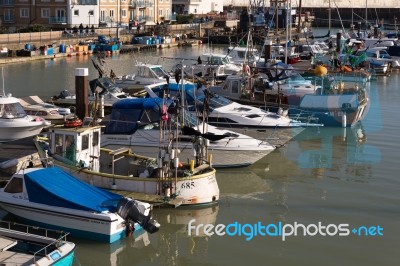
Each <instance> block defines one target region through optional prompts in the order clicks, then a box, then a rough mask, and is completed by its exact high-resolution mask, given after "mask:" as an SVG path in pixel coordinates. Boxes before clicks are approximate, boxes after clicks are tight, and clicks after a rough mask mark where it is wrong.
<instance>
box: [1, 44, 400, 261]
mask: <svg viewBox="0 0 400 266" xmlns="http://www.w3.org/2000/svg"><path fill="white" fill-rule="evenodd" d="M209 49H210V48H208V47H207V46H198V47H192V48H171V49H166V50H157V51H153V52H148V53H141V54H123V55H114V56H112V57H110V58H107V59H106V62H107V63H106V66H107V69H108V71H110V70H111V69H113V71H114V72H115V73H116V74H117V75H122V74H126V73H133V72H134V65H135V62H136V61H141V62H149V63H160V64H163V65H164V66H165V67H166V68H167V69H169V68H170V67H171V66H172V65H173V64H174V63H176V62H177V61H172V60H170V59H162V57H163V56H165V57H180V58H191V59H196V58H197V56H198V55H199V54H201V53H202V52H207V51H208V50H209ZM223 49H224V48H214V49H213V50H214V51H219V52H222V51H224V50H223ZM185 62H188V63H189V62H191V61H185ZM80 67H87V68H89V75H90V79H91V78H95V77H97V73H96V72H95V69H94V68H93V66H92V63H91V61H90V57H89V56H80V57H68V58H62V59H61V58H60V59H57V60H54V61H53V60H48V61H35V62H28V63H24V64H15V65H7V66H4V84H5V90H6V92H11V93H12V94H13V95H14V96H17V97H22V96H28V95H39V96H41V97H51V96H53V95H57V94H58V93H59V92H60V91H61V90H63V89H68V90H70V91H74V86H75V85H74V84H75V79H74V71H75V68H80ZM399 87H400V72H399V73H397V72H394V73H393V74H392V75H391V76H389V77H378V78H377V80H374V81H372V82H371V84H370V86H369V88H368V90H369V91H370V100H371V106H370V109H369V112H368V115H367V117H366V118H365V119H364V120H363V121H362V123H360V124H358V125H356V126H354V127H353V128H347V129H343V128H309V129H306V130H304V131H303V132H302V133H300V134H299V135H297V136H296V137H295V138H294V139H293V140H291V141H290V142H289V143H287V144H286V145H285V146H284V147H281V148H279V149H277V150H276V151H274V152H273V153H271V154H269V155H268V156H266V157H265V158H263V159H261V160H260V161H259V162H257V163H256V164H254V165H252V166H250V167H247V168H236V169H225V170H219V171H218V172H217V180H218V184H219V187H220V191H221V197H220V202H219V204H218V205H217V206H213V207H209V208H202V209H180V208H178V209H155V210H154V216H155V217H156V218H157V219H158V220H159V221H160V223H161V224H162V228H161V229H160V231H159V232H158V233H156V234H154V235H147V234H139V235H135V237H136V238H127V239H124V240H122V241H120V242H117V243H114V244H112V245H108V244H101V243H96V242H93V241H89V240H84V239H72V240H73V241H75V243H76V244H77V250H76V259H75V263H74V265H85V266H86V265H246V264H247V265H248V264H251V265H363V266H365V265H398V262H399V260H400V254H399V252H398V244H399V241H400V229H399V226H398V221H399V220H400V193H399V191H400V179H399V177H398V176H399V174H398V172H397V171H399V169H400V168H399V165H398V163H399V161H400V160H399V159H400V155H399V150H400V141H399V134H398V132H399V130H400V123H399V122H398V121H397V118H398V113H399V111H400V109H399V103H400V90H399ZM260 137H262V138H267V137H268V136H260ZM0 148H1V146H0ZM192 219H196V221H195V222H192V223H191V225H192V227H190V229H191V230H189V226H188V223H189V221H191V220H192ZM319 223H320V224H319ZM200 224H204V225H206V224H212V225H214V226H216V225H219V224H223V225H226V226H227V225H229V224H233V225H232V226H231V227H230V229H231V230H230V232H231V235H227V234H225V235H223V236H220V235H217V234H216V233H215V232H216V230H214V231H213V230H211V231H212V232H214V235H210V234H209V233H207V232H204V227H197V228H198V234H196V230H195V229H193V228H194V227H193V226H195V225H200ZM280 224H281V225H287V227H285V228H286V229H285V230H290V229H293V228H294V226H295V225H296V224H297V225H298V228H297V235H295V231H293V232H292V234H291V235H288V236H286V238H285V239H284V240H283V237H282V236H280V235H279V229H277V231H274V230H273V229H274V228H279V225H280ZM299 224H301V225H304V228H305V230H304V228H303V227H301V226H299ZM239 225H241V226H242V228H241V229H242V230H239ZM260 225H261V226H266V225H270V227H269V229H270V230H269V234H265V233H263V232H261V231H259V230H258V229H256V228H255V227H256V226H258V228H260ZM289 225H292V226H293V227H292V228H291V227H290V226H289ZM363 226H365V228H368V230H369V231H367V230H364V227H363ZM318 227H319V228H318ZM209 228H211V227H210V226H209ZM340 228H342V229H343V228H348V229H349V232H348V234H344V235H342V236H339V233H340V232H344V231H340V230H339V229H340ZM319 229H321V230H319ZM353 229H355V230H354V232H353ZM235 230H236V231H235ZM211 231H210V230H209V232H211ZM304 231H306V232H307V235H306V236H304V235H303V232H304ZM189 232H190V234H189ZM239 232H241V235H239ZM264 232H265V231H264ZM286 232H289V231H286ZM321 232H322V233H321ZM235 233H236V234H235ZM323 234H325V236H324V235H323Z"/></svg>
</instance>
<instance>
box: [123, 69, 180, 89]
mask: <svg viewBox="0 0 400 266" xmlns="http://www.w3.org/2000/svg"><path fill="white" fill-rule="evenodd" d="M167 80H168V81H169V82H173V80H172V77H171V76H170V74H169V73H168V72H167V71H166V70H165V69H164V68H163V66H162V65H154V64H146V63H138V64H137V65H136V73H134V74H127V75H122V76H117V77H116V78H115V85H116V86H118V87H120V88H122V89H125V90H131V89H143V88H144V86H146V85H150V84H155V83H160V82H163V81H167Z"/></svg>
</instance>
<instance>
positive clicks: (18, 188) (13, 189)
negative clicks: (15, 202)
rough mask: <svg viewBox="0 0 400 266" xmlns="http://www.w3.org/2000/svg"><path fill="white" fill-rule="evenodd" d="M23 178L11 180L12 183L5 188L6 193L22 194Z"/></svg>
mask: <svg viewBox="0 0 400 266" xmlns="http://www.w3.org/2000/svg"><path fill="white" fill-rule="evenodd" d="M22 184H23V181H22V178H19V177H14V178H13V179H11V180H10V182H9V183H8V184H7V186H6V187H5V188H4V192H7V193H22V192H23V190H22Z"/></svg>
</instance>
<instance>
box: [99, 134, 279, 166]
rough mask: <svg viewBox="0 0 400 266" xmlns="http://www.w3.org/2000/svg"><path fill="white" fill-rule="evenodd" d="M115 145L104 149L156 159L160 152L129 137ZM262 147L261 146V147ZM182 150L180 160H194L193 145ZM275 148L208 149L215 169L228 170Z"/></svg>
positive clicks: (252, 160) (247, 163) (115, 140)
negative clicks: (121, 149) (131, 152)
mask: <svg viewBox="0 0 400 266" xmlns="http://www.w3.org/2000/svg"><path fill="white" fill-rule="evenodd" d="M113 140H114V141H113V144H109V145H105V146H103V147H104V148H109V149H118V148H121V147H131V148H132V150H133V151H134V152H135V153H137V154H140V155H143V156H147V157H154V156H155V155H156V154H158V152H159V149H160V147H159V143H155V144H154V145H146V146H143V145H140V144H139V143H137V141H135V142H134V143H132V142H131V143H130V138H129V137H124V136H115V138H113ZM260 143H261V141H260ZM260 146H261V145H260ZM179 149H180V154H179V157H180V160H181V161H188V160H191V159H194V156H193V149H192V146H191V145H189V144H188V145H183V144H182V146H181V147H180V148H179ZM273 150H274V148H273V147H272V146H271V148H270V149H267V148H261V147H257V146H252V147H248V149H246V150H244V149H240V148H239V147H231V148H229V147H226V146H220V147H218V146H212V145H210V146H209V147H208V154H209V157H210V155H211V164H212V167H214V168H228V167H246V166H249V165H252V164H254V163H255V162H257V161H258V160H260V159H261V158H263V157H265V156H266V155H268V154H269V153H271V152H272V151H273Z"/></svg>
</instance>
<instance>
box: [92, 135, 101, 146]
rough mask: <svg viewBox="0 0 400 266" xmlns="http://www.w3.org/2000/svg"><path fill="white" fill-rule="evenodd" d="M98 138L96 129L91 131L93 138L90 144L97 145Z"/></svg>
mask: <svg viewBox="0 0 400 266" xmlns="http://www.w3.org/2000/svg"><path fill="white" fill-rule="evenodd" d="M99 138H100V134H99V132H98V131H95V132H93V140H92V146H93V147H95V146H98V145H99Z"/></svg>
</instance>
